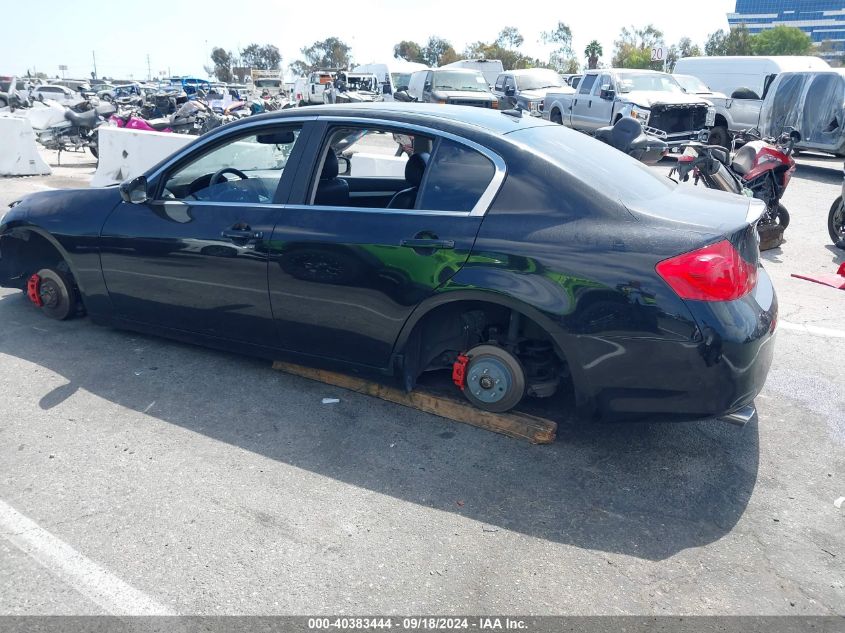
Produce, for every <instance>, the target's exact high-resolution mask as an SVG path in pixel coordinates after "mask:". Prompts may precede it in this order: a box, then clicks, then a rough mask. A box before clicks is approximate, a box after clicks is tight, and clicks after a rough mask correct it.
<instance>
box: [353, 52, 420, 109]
mask: <svg viewBox="0 0 845 633" xmlns="http://www.w3.org/2000/svg"><path fill="white" fill-rule="evenodd" d="M426 69H428V66H426V65H425V64H418V63H416V62H409V61H406V60H404V59H394V60H392V61H391V62H390V63H389V64H362V65H361V66H356V67H355V68H353V69H352V72H353V73H363V74H367V75H375V76H376V77H378V80H379V83H380V84H381V94H382V96H383V97H384V100H385V101H393V95H394V94H396V93H397V92H399V91H400V90H407V89H408V84H409V83H410V82H411V74H412V73H414V72H416V71H418V70H426Z"/></svg>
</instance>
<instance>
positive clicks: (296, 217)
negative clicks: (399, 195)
mask: <svg viewBox="0 0 845 633" xmlns="http://www.w3.org/2000/svg"><path fill="white" fill-rule="evenodd" d="M480 224H481V217H480V216H470V215H466V214H457V215H450V214H438V213H432V214H420V213H398V212H392V211H379V210H375V209H370V210H364V209H347V208H327V207H310V206H305V205H302V206H287V207H286V208H285V209H284V210H283V211H282V213H281V215H280V216H279V220H278V222H277V224H276V229H275V231H274V232H273V237H272V240H271V242H270V244H269V249H270V268H269V274H268V279H269V285H270V301H271V303H272V308H273V315H274V317H275V319H276V322H277V324H278V336H279V340H280V344H281V347H283V348H284V349H288V350H291V351H294V352H298V353H303V354H310V355H314V356H322V357H327V358H333V359H339V360H344V361H349V362H355V363H359V364H365V365H370V366H372V367H386V366H387V365H388V363H389V360H390V354H391V351H392V348H393V343H394V341H395V340H396V337H397V336H398V334H399V331H400V329H401V328H402V325H403V324H404V323H405V320H406V319H407V318H408V316H409V315H410V314H411V312H412V311H413V309H414V308H415V307H416V306H417V304H419V303H420V302H421V301H422V300H423V299H425V298H426V297H428V296H429V295H430V294H432V292H434V290H435V289H436V288H437V287H438V286H440V285H442V284H443V283H445V282H446V281H447V280H448V279H449V278H450V277H451V276H452V275H454V274H455V273H456V272H457V271H458V269H459V268H460V267H461V266H462V265H463V263H464V262H465V261H466V259H467V257H468V255H469V252H470V250H471V248H472V245H473V243H474V241H475V235H476V233H477V232H478V228H479V226H480ZM435 238H436V239H438V240H440V242H441V244H439V245H438V244H436V243H435V242H434V241H433V240H434V239H435ZM413 239H422V240H426V241H424V242H421V243H418V244H415V243H409V244H408V245H405V246H403V245H402V243H403V241H406V240H413ZM448 242H452V244H449V243H448ZM420 244H421V245H422V246H420ZM428 244H433V245H435V246H439V247H437V248H428V247H426V245H428ZM415 245H416V246H417V247H416V248H414V246H415Z"/></svg>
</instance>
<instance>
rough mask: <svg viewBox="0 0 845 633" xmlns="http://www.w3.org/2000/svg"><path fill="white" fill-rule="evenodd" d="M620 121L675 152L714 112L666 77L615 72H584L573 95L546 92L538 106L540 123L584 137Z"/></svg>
mask: <svg viewBox="0 0 845 633" xmlns="http://www.w3.org/2000/svg"><path fill="white" fill-rule="evenodd" d="M626 116H629V117H632V118H634V119H636V120H637V121H639V122H640V123H641V124H642V125H643V127H644V128H646V131H647V132H648V133H649V134H651V135H654V136H658V137H660V138H663V139H664V140H665V141H666V142H667V143H668V144H669V146H670V147H677V146H680V145H683V144H684V143H686V142H688V141H692V140H698V139H699V138H702V134H703V133H705V134H706V130H708V129H709V128H711V127H712V126H713V122H714V121H715V117H716V110H715V108H714V107H713V104H711V103H710V102H709V101H708V100H706V99H703V98H701V97H699V96H696V95H690V94H687V93H686V92H685V91H684V89H683V88H681V86H680V84H678V82H677V81H675V79H674V78H673V77H672V76H671V75H669V74H667V73H662V72H657V71H653V70H633V69H616V68H604V69H601V70H591V71H588V72H587V73H586V74H585V75H584V77H583V79H581V83H580V84H578V90H577V92H576V93H574V94H573V93H572V92H571V91H560V92H558V91H554V90H550V91H549V92H548V93H546V97H545V100H544V104H543V118H545V119H548V120H549V121H552V122H553V123H560V124H563V125H565V126H567V127H571V128H573V129H576V130H579V131H581V132H587V133H589V134H595V132H596V130H598V129H599V128H601V127H606V126H608V125H613V124H615V123H616V122H617V121H618V120H619V119H620V118H622V117H626Z"/></svg>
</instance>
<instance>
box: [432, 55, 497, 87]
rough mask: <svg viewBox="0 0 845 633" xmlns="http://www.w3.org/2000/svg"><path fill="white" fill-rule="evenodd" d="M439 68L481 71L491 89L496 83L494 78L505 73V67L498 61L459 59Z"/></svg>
mask: <svg viewBox="0 0 845 633" xmlns="http://www.w3.org/2000/svg"><path fill="white" fill-rule="evenodd" d="M440 68H469V69H470V70H478V71H481V74H482V75H484V79H486V80H487V84H488V85H489V86H490V87H491V88H492V87H493V86H494V85H495V83H496V77H498V76H499V75H501V74H502V73H503V72H505V67H504V66H502V62H501V61H500V60H498V59H459V60H458V61H456V62H452V63H451V64H444V65H443V66H441V67H440Z"/></svg>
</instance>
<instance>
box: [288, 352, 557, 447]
mask: <svg viewBox="0 0 845 633" xmlns="http://www.w3.org/2000/svg"><path fill="white" fill-rule="evenodd" d="M273 369H277V370H279V371H283V372H285V373H288V374H293V375H295V376H301V377H303V378H308V379H310V380H316V381H318V382H322V383H325V384H328V385H333V386H335V387H341V388H343V389H348V390H349V391H355V392H356V393H363V394H366V395H368V396H375V397H376V398H381V399H382V400H387V401H388V402H394V403H396V404H401V405H403V406H406V407H410V408H412V409H417V410H418V411H424V412H425V413H432V414H434V415H437V416H440V417H442V418H446V419H447V420H453V421H455V422H463V423H464V424H470V425H472V426H477V427H479V428H482V429H486V430H488V431H493V432H495V433H501V434H502V435H508V436H510V437H515V438H517V439H521V440H528V441H529V442H531V443H532V444H550V443H552V442H554V441H555V436H556V434H557V422H554V421H553V420H548V419H546V418H540V417H537V416H534V415H529V414H527V413H520V412H518V411H509V412H508V413H490V412H489V411H482V410H481V409H476V408H475V407H474V406H472V405H471V404H469V403H468V402H466V401H464V400H461V399H458V398H457V397H453V396H450V395H445V394H438V395H434V394H432V393H430V392H428V391H425V390H423V389H417V390H415V391H412V392H411V393H405V392H404V391H403V390H401V389H397V388H395V387H389V386H387V385H382V384H380V383H377V382H373V381H370V380H365V379H363V378H359V377H357V376H350V375H349V374H341V373H337V372H333V371H327V370H325V369H317V368H314V367H305V366H303V365H296V364H294V363H286V362H282V361H275V362H274V363H273Z"/></svg>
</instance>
